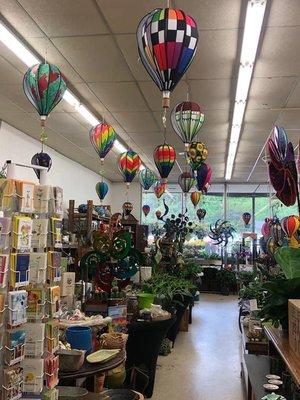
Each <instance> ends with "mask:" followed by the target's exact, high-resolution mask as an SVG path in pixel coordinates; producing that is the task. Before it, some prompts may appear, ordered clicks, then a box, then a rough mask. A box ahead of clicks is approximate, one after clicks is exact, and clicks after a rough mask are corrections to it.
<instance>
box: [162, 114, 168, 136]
mask: <svg viewBox="0 0 300 400" xmlns="http://www.w3.org/2000/svg"><path fill="white" fill-rule="evenodd" d="M162 123H163V128H164V130H163V135H164V142H165V143H166V137H167V109H166V108H164V112H163V116H162Z"/></svg>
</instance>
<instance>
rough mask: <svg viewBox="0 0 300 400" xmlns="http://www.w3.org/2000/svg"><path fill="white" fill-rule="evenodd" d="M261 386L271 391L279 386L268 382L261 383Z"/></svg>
mask: <svg viewBox="0 0 300 400" xmlns="http://www.w3.org/2000/svg"><path fill="white" fill-rule="evenodd" d="M263 387H264V388H265V389H266V390H267V391H268V392H272V391H274V390H278V389H279V386H277V385H271V384H270V383H265V384H264V385H263Z"/></svg>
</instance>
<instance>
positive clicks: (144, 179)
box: [139, 167, 156, 190]
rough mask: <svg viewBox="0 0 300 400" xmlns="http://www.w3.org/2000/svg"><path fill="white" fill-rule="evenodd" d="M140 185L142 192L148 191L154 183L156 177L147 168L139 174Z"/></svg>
mask: <svg viewBox="0 0 300 400" xmlns="http://www.w3.org/2000/svg"><path fill="white" fill-rule="evenodd" d="M139 179H140V184H141V186H142V188H143V189H144V190H149V189H150V188H151V186H152V185H154V183H155V182H156V176H155V174H154V172H153V171H151V169H149V168H147V167H146V168H144V169H143V170H142V171H140V173H139Z"/></svg>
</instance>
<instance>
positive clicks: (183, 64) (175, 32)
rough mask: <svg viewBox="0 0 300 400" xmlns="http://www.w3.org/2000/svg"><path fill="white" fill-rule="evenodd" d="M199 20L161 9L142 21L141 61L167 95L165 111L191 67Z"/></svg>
mask: <svg viewBox="0 0 300 400" xmlns="http://www.w3.org/2000/svg"><path fill="white" fill-rule="evenodd" d="M197 43H198V30H197V24H196V22H195V20H194V19H193V18H192V17H190V16H189V15H186V14H185V13H184V12H183V11H181V10H178V9H171V8H165V9H161V8H158V9H156V10H153V11H151V12H149V13H148V14H147V15H145V16H144V18H142V20H141V21H140V23H139V25H138V28H137V44H138V51H139V55H140V58H141V61H142V63H143V65H144V67H145V69H146V70H147V72H148V74H149V75H150V77H151V78H152V80H153V81H154V83H155V84H156V85H157V86H158V88H159V90H160V91H161V92H162V93H163V107H164V108H169V106H170V93H171V92H172V91H173V89H174V88H175V86H176V85H177V83H178V82H179V81H180V79H181V77H182V76H183V75H184V73H185V72H186V70H187V69H188V67H189V65H190V64H191V62H192V60H193V58H194V56H195V53H196V49H197Z"/></svg>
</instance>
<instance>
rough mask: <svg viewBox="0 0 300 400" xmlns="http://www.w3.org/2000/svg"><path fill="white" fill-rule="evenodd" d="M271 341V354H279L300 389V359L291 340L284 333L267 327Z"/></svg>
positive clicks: (266, 330)
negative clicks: (292, 347)
mask: <svg viewBox="0 0 300 400" xmlns="http://www.w3.org/2000/svg"><path fill="white" fill-rule="evenodd" d="M265 333H266V335H267V337H268V339H269V348H270V354H276V353H277V354H279V355H280V357H281V358H282V360H283V362H284V363H285V365H286V367H287V368H288V370H289V371H290V374H291V375H292V377H293V379H294V382H295V384H296V385H297V386H298V387H300V358H299V357H297V356H296V354H295V353H294V352H293V350H292V349H291V347H290V345H289V338H288V336H287V334H285V332H284V331H282V330H280V329H276V328H271V327H265Z"/></svg>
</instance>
